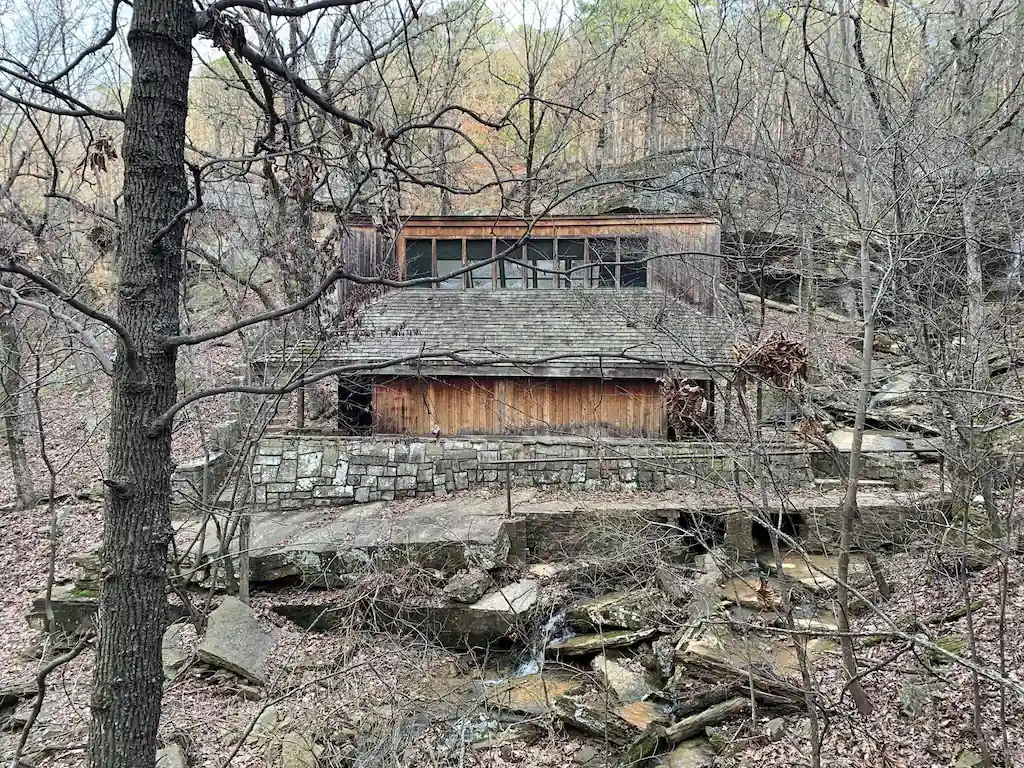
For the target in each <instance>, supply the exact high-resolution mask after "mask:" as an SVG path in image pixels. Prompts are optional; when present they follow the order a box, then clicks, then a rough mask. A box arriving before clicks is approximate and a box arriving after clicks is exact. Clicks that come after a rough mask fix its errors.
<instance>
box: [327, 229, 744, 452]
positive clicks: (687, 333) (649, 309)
mask: <svg viewBox="0 0 1024 768" xmlns="http://www.w3.org/2000/svg"><path fill="white" fill-rule="evenodd" d="M354 238H357V239H353V240H350V245H354V244H355V243H356V242H361V243H362V246H361V247H362V248H363V250H364V251H366V250H367V249H372V250H373V251H374V252H375V253H376V256H375V259H374V260H377V259H380V258H381V255H382V254H383V255H384V256H385V266H386V263H387V261H388V258H387V253H388V252H389V253H390V258H391V260H392V262H391V263H392V264H393V269H386V270H384V269H382V265H381V264H380V263H377V264H369V263H368V264H367V268H368V269H372V270H375V271H374V272H373V273H375V274H382V273H385V272H390V273H391V274H396V275H397V276H398V279H399V280H400V281H405V282H408V283H409V285H408V286H406V287H401V288H397V289H394V290H390V291H388V292H386V293H385V294H384V295H383V297H381V298H379V299H377V300H375V301H373V302H371V303H369V304H367V305H366V306H364V307H361V308H359V309H358V311H357V312H356V314H355V319H354V320H353V321H352V322H351V323H349V324H348V326H347V327H346V328H345V330H344V331H343V332H342V336H343V338H339V339H337V340H336V341H335V342H333V343H332V345H331V347H330V349H329V351H328V352H327V353H326V354H324V355H322V356H321V357H320V358H319V359H318V361H317V363H316V366H317V367H318V368H321V369H326V368H338V367H343V368H346V369H348V370H349V371H351V372H346V373H345V375H343V376H340V377H339V386H338V396H339V408H338V423H337V428H338V430H340V431H341V432H344V433H348V434H366V435H370V434H373V435H435V436H453V435H535V434H548V435H558V434H565V435H587V436H593V437H602V436H611V437H635V438H647V439H651V438H654V439H664V438H666V437H668V436H670V434H671V432H672V430H671V428H670V419H669V418H668V415H667V413H666V407H665V402H664V400H663V395H662V389H661V386H660V384H659V379H660V378H661V377H663V376H665V375H666V374H671V375H673V376H674V377H676V378H686V379H690V380H692V381H693V382H696V383H697V384H699V386H701V387H703V388H704V391H705V395H706V397H707V398H708V400H709V401H713V398H714V394H713V387H712V385H711V383H712V380H713V379H714V378H715V376H716V371H720V370H721V367H722V366H723V365H724V364H725V363H726V362H727V357H728V346H729V334H728V333H727V332H726V329H725V328H724V326H723V324H722V322H721V320H720V319H719V318H716V317H715V316H714V296H715V287H716V285H717V282H718V262H719V259H718V258H717V253H718V248H719V228H718V225H717V224H716V223H715V222H714V221H712V220H710V219H707V218H702V217H690V216H622V215H615V216H592V217H580V216H556V217H551V218H547V219H543V220H541V221H537V222H534V223H533V224H532V226H528V225H527V223H525V222H523V221H522V220H517V219H512V218H494V217H447V218H439V217H429V218H426V217H423V218H421V217H416V218H413V219H410V220H408V221H407V222H406V223H405V224H404V226H403V228H402V229H401V231H400V232H399V233H398V235H397V237H395V238H394V239H393V240H392V241H391V242H392V243H393V245H392V246H391V247H390V251H387V250H386V249H383V248H382V247H381V240H380V239H379V238H377V237H376V234H375V233H374V232H373V231H372V229H369V228H364V229H361V230H360V229H358V228H357V229H356V233H355V235H354ZM474 265H479V266H474ZM359 368H362V370H359V371H358V372H357V370H356V369H359Z"/></svg>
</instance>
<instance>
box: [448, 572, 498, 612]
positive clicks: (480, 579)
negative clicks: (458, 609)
mask: <svg viewBox="0 0 1024 768" xmlns="http://www.w3.org/2000/svg"><path fill="white" fill-rule="evenodd" d="M490 585H491V577H490V576H488V575H487V572H486V571H484V570H482V569H480V568H470V569H469V570H467V571H460V572H459V573H457V574H455V575H454V576H453V577H452V578H451V580H450V581H449V582H448V583H447V584H446V585H445V588H444V593H445V594H446V595H448V597H450V598H451V599H452V600H455V601H456V602H459V603H475V602H476V601H477V600H479V599H480V598H481V597H483V596H484V593H485V592H487V588H488V587H489V586H490Z"/></svg>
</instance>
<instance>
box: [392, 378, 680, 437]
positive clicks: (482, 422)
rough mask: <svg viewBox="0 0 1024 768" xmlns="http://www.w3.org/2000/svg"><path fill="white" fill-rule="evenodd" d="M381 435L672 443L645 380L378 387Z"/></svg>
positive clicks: (654, 391) (459, 381) (456, 381)
mask: <svg viewBox="0 0 1024 768" xmlns="http://www.w3.org/2000/svg"><path fill="white" fill-rule="evenodd" d="M373 410H374V432H375V433H376V434H409V435H428V434H430V432H431V430H432V429H433V428H434V426H435V425H437V426H438V427H440V429H441V433H442V434H443V435H459V434H463V435H472V434H478V435H500V434H505V435H517V434H521V435H544V434H570V435H587V436H594V437H598V436H609V437H652V438H658V439H662V438H664V437H665V434H666V429H667V424H666V420H665V408H664V404H663V403H662V399H661V394H660V391H659V389H658V385H657V383H656V382H654V381H651V380H645V379H622V380H602V379H594V378H572V379H529V378H508V379H498V378H495V379H486V378H480V379H474V378H471V377H452V378H447V379H444V380H439V379H418V378H405V379H399V380H397V381H393V382H389V383H387V384H377V385H375V387H374V393H373Z"/></svg>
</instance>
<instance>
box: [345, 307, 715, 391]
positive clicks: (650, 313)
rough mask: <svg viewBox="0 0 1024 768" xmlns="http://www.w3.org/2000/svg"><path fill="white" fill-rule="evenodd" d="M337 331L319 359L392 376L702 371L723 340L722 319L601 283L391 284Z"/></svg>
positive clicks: (711, 362) (709, 365)
mask: <svg viewBox="0 0 1024 768" xmlns="http://www.w3.org/2000/svg"><path fill="white" fill-rule="evenodd" d="M346 336H347V338H343V339H339V340H338V341H337V342H336V343H335V344H334V345H333V348H332V349H331V351H330V353H329V355H328V358H329V360H325V362H328V363H330V364H332V365H337V364H347V363H352V364H356V363H375V364H377V365H379V364H380V363H383V362H386V361H392V360H393V361H396V363H395V364H393V365H389V366H387V367H386V368H380V369H378V371H379V372H381V373H395V374H407V373H413V372H416V373H428V372H434V373H447V374H448V375H454V374H456V373H473V374H475V375H524V374H525V375H545V376H574V375H609V376H618V377H623V376H633V375H636V376H650V375H658V374H659V373H660V372H662V371H664V370H665V368H666V366H669V365H671V366H673V367H675V368H680V369H685V370H686V371H687V375H695V376H700V377H702V378H706V377H707V376H708V375H709V373H708V369H710V368H713V367H716V366H721V365H722V364H723V363H725V362H727V360H728V359H729V358H728V350H729V340H730V334H729V332H728V329H727V327H726V324H725V323H724V322H723V321H722V319H720V318H714V317H709V316H707V315H704V314H701V313H700V312H699V311H697V310H695V309H693V308H692V307H691V306H689V305H686V304H683V303H682V302H680V301H677V300H676V299H674V298H672V297H671V296H669V295H667V294H664V293H661V292H658V291H653V290H637V289H600V288H597V289H578V290H566V289H561V290H558V289H553V290H503V291H490V290H451V291H448V290H416V289H405V290H400V291H394V292H391V293H388V294H386V295H385V296H384V297H383V298H381V299H379V300H377V301H375V302H373V303H371V304H369V305H368V306H366V307H365V308H364V309H362V310H361V311H360V313H359V315H358V321H357V322H356V323H355V327H354V329H353V330H351V331H349V332H348V333H347V334H346ZM398 361H401V362H398ZM466 368H469V369H471V370H465V369H466Z"/></svg>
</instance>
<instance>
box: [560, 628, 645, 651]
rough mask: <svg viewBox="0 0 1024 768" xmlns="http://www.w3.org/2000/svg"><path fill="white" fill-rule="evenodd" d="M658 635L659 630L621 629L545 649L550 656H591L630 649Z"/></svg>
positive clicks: (571, 639) (585, 636) (580, 636)
mask: <svg viewBox="0 0 1024 768" xmlns="http://www.w3.org/2000/svg"><path fill="white" fill-rule="evenodd" d="M657 633H658V630H657V629H654V628H648V629H621V630H616V631H613V632H599V633H598V634H594V635H576V636H575V637H570V638H568V639H567V640H562V641H560V642H557V643H551V644H549V645H548V647H547V648H546V649H545V653H547V655H549V656H555V657H558V656H590V655H592V654H598V653H601V652H603V651H605V650H606V649H608V648H628V647H630V646H633V645H636V644H637V643H642V642H643V641H644V640H649V639H651V638H652V637H654V636H655V635H656V634H657Z"/></svg>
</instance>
